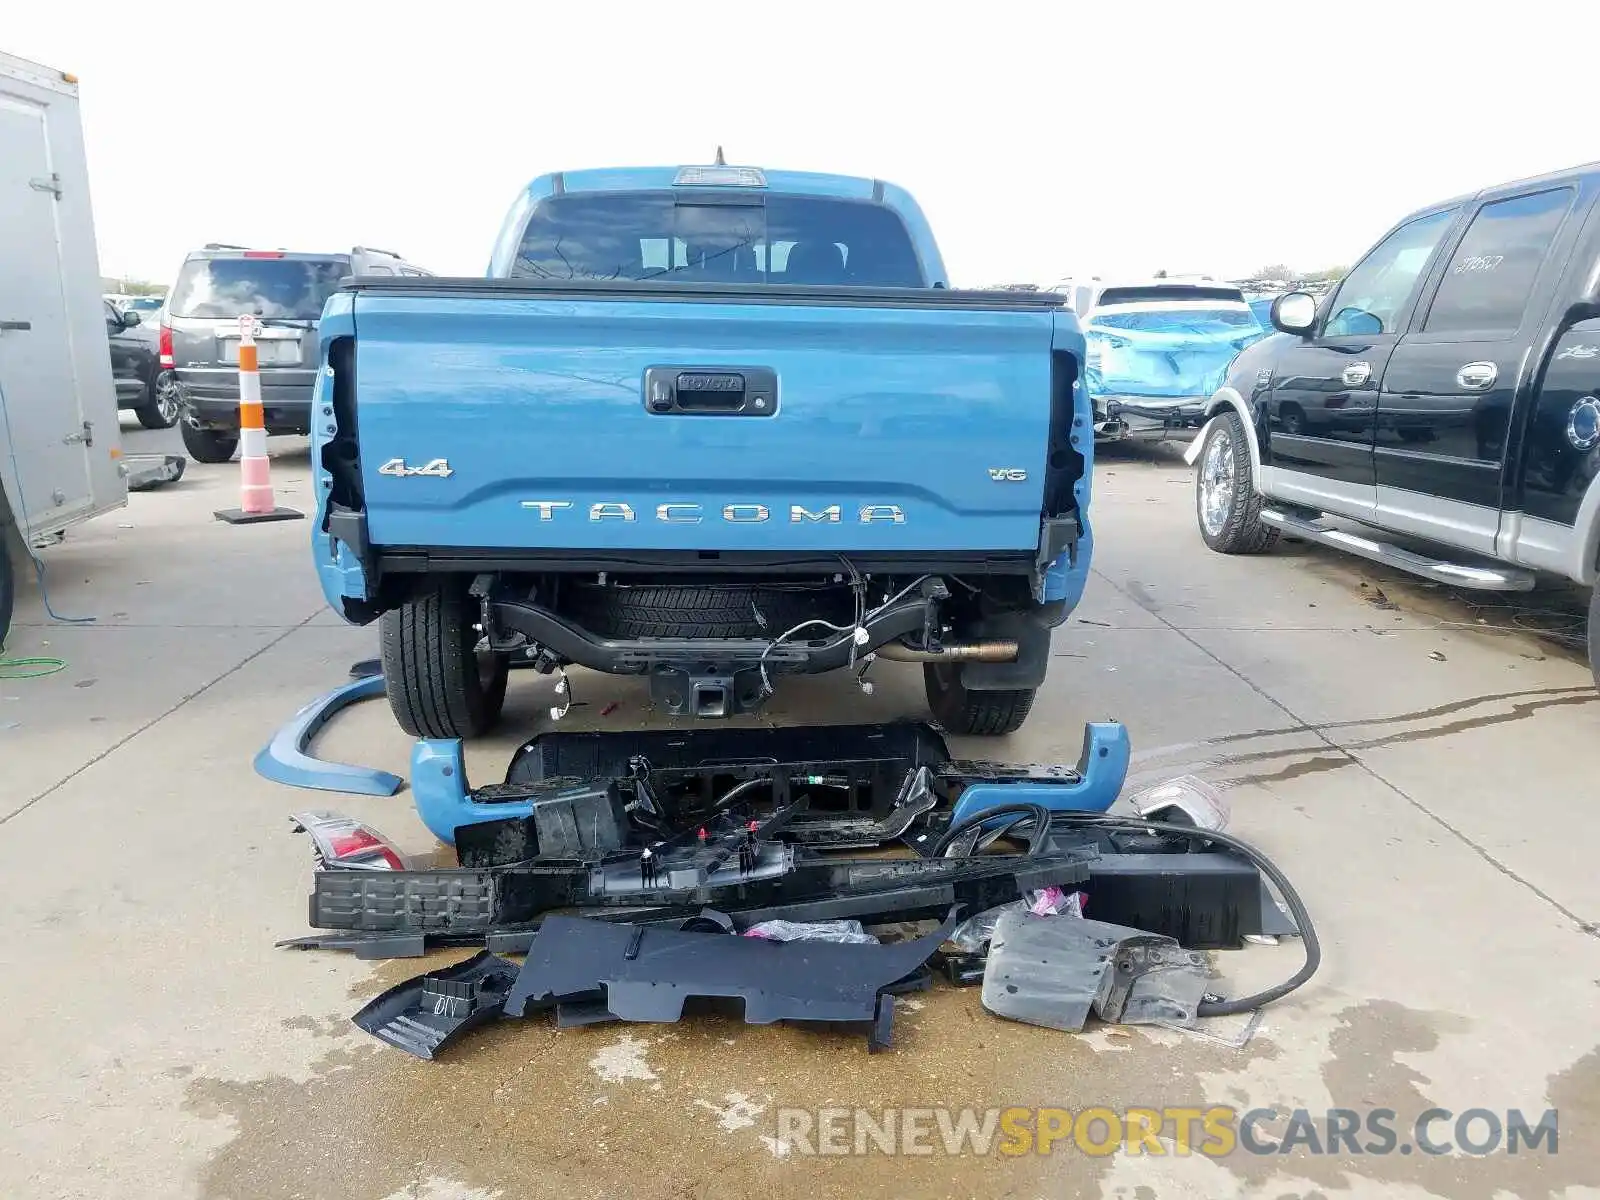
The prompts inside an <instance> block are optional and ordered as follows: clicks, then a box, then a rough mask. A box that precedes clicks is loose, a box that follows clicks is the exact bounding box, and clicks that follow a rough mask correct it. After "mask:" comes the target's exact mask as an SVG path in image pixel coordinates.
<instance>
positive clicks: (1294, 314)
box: [1269, 292, 1317, 337]
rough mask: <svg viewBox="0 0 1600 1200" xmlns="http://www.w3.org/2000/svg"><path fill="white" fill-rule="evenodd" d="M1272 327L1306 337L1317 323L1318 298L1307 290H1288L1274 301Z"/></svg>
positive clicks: (1271, 314) (1270, 316)
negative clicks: (1306, 291)
mask: <svg viewBox="0 0 1600 1200" xmlns="http://www.w3.org/2000/svg"><path fill="white" fill-rule="evenodd" d="M1269 318H1270V320H1271V321H1272V327H1273V328H1274V329H1277V330H1279V331H1281V332H1283V333H1293V334H1298V335H1299V336H1301V337H1304V336H1305V335H1306V334H1308V333H1310V332H1311V328H1312V326H1314V325H1315V324H1316V323H1317V299H1316V297H1315V296H1312V295H1309V294H1307V293H1305V292H1286V293H1285V294H1284V295H1282V296H1279V297H1278V298H1277V299H1276V300H1274V301H1273V302H1272V312H1271V313H1270V314H1269Z"/></svg>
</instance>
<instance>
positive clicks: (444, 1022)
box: [350, 950, 517, 1058]
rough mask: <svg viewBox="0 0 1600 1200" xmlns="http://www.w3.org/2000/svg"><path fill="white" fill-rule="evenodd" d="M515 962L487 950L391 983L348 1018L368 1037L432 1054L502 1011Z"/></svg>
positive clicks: (409, 1051)
mask: <svg viewBox="0 0 1600 1200" xmlns="http://www.w3.org/2000/svg"><path fill="white" fill-rule="evenodd" d="M516 976H517V965H516V964H515V963H512V962H507V961H506V960H505V959H503V958H500V957H498V956H496V955H493V954H490V953H489V952H488V951H487V950H485V951H482V952H481V953H478V954H474V955H473V956H472V957H471V958H469V959H467V960H465V961H464V962H459V963H457V964H455V966H453V967H445V968H443V969H442V970H438V971H430V972H428V973H427V974H426V975H418V976H417V977H416V978H415V979H408V980H406V981H405V982H404V983H401V984H396V985H395V986H394V987H392V988H390V989H389V990H388V991H386V992H384V993H383V994H382V995H381V996H379V997H378V998H377V999H375V1000H373V1001H372V1002H371V1003H370V1004H368V1005H367V1006H366V1007H365V1008H363V1009H362V1010H361V1011H360V1012H358V1013H357V1014H356V1015H355V1016H353V1017H351V1018H350V1019H351V1020H352V1021H354V1022H355V1023H356V1024H357V1025H358V1026H360V1027H361V1028H362V1029H365V1030H366V1031H367V1032H368V1033H370V1034H371V1035H372V1036H373V1037H375V1038H377V1039H379V1040H380V1041H384V1042H388V1043H389V1045H391V1046H395V1047H397V1048H399V1049H401V1050H404V1051H405V1052H406V1053H407V1054H411V1055H414V1056H416V1057H417V1058H433V1057H434V1056H435V1055H436V1054H437V1053H438V1052H439V1051H440V1050H442V1049H444V1047H445V1046H446V1045H448V1044H449V1043H450V1042H452V1041H454V1040H455V1039H456V1038H458V1037H460V1036H461V1035H462V1034H463V1033H466V1032H467V1030H469V1029H475V1028H476V1027H477V1026H479V1025H483V1024H485V1023H487V1022H489V1021H495V1020H498V1019H499V1018H500V1017H501V1015H502V1014H503V1012H504V1005H505V998H506V992H507V991H508V990H509V989H510V987H511V984H512V981H513V980H514V979H515V978H516Z"/></svg>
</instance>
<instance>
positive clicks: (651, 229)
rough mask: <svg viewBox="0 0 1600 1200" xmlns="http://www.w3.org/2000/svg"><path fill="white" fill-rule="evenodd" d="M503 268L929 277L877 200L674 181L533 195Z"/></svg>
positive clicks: (773, 279) (914, 283) (862, 283)
mask: <svg viewBox="0 0 1600 1200" xmlns="http://www.w3.org/2000/svg"><path fill="white" fill-rule="evenodd" d="M511 275H512V277H513V278H520V279H546V280H571V279H601V280H606V279H619V280H635V281H642V280H652V279H657V280H662V281H663V282H706V283H791V284H812V285H819V286H825V285H854V286H859V287H925V286H927V281H926V278H925V276H924V275H923V271H922V266H921V264H920V263H919V262H918V260H917V254H916V249H915V247H914V245H913V244H912V241H911V235H910V233H909V232H908V231H907V230H906V227H905V224H904V223H903V222H902V221H901V220H900V217H899V216H898V214H896V213H895V212H894V210H893V209H890V208H887V207H885V206H884V205H881V204H872V203H865V202H862V201H855V200H839V199H834V198H830V197H823V196H769V195H760V196H745V195H738V196H729V195H726V194H720V195H710V194H705V193H698V194H697V193H685V192H674V191H654V192H619V193H609V192H593V193H571V194H567V195H563V196H552V197H549V198H547V199H544V200H542V201H540V202H539V204H538V205H537V206H535V208H534V209H533V211H532V213H531V214H530V215H529V217H528V223H527V226H526V227H525V228H524V230H523V234H522V241H521V244H520V246H519V247H518V250H517V256H516V260H515V262H514V263H513V264H512V268H511Z"/></svg>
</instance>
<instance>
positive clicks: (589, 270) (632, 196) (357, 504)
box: [313, 163, 1093, 737]
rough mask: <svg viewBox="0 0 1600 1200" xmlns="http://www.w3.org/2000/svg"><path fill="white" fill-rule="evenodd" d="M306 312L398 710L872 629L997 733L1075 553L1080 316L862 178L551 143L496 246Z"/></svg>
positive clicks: (1081, 520) (363, 587)
mask: <svg viewBox="0 0 1600 1200" xmlns="http://www.w3.org/2000/svg"><path fill="white" fill-rule="evenodd" d="M320 342H321V365H322V370H321V372H320V374H319V377H318V383H317V392H316V397H315V401H314V411H315V415H316V418H317V419H316V420H315V421H314V422H313V425H314V442H313V459H314V463H315V467H316V475H317V489H318V499H319V504H318V511H317V514H316V517H317V519H316V521H315V523H314V529H313V540H314V547H313V549H314V554H315V558H316V564H317V569H318V571H319V574H320V577H321V582H322V586H323V590H324V592H325V594H326V595H327V598H328V601H329V603H330V604H331V605H332V606H333V607H334V608H335V609H336V610H337V611H338V612H339V613H340V614H341V615H342V616H343V617H344V618H345V619H346V620H349V621H351V622H355V623H359V624H365V623H368V622H371V621H374V620H378V621H381V630H382V638H381V641H382V661H383V669H384V676H385V679H386V681H387V687H388V695H389V699H390V702H391V704H392V707H393V709H394V712H395V716H396V717H397V718H398V720H399V722H400V724H401V726H402V727H404V728H405V729H406V730H407V732H409V733H411V734H413V735H417V736H424V737H469V736H473V735H476V734H478V733H481V732H483V731H484V730H486V729H487V728H488V727H489V726H490V725H492V724H493V722H494V721H495V719H496V717H497V716H498V714H499V711H500V708H501V705H502V703H503V701H504V696H505V689H506V676H507V669H508V667H509V666H510V665H511V664H512V663H513V662H516V663H518V664H519V665H530V666H533V667H536V668H538V669H540V670H543V671H547V672H548V671H559V670H564V669H565V668H566V667H567V666H569V665H573V664H576V665H580V666H584V667H589V668H592V669H594V670H598V671H606V672H611V673H616V674H634V675H644V676H648V677H649V681H650V686H651V692H652V696H653V697H654V699H655V701H656V703H657V704H658V705H659V706H660V707H661V708H662V709H663V710H665V711H666V712H669V713H673V714H680V715H686V716H687V715H694V716H703V717H716V716H726V715H729V714H732V713H735V712H741V711H746V710H749V709H751V708H754V707H756V706H758V705H759V704H760V703H761V702H762V700H763V699H764V698H765V696H766V695H767V694H769V693H770V691H771V690H772V688H773V687H774V686H775V684H776V682H777V681H778V680H779V679H780V678H781V677H782V676H783V675H785V674H790V673H797V672H820V671H830V670H841V669H847V670H853V671H855V672H857V673H864V672H865V671H866V669H867V667H868V666H869V665H870V664H871V663H872V662H873V661H874V659H876V658H880V657H881V658H893V659H899V660H902V661H913V662H920V663H922V664H923V666H924V673H925V676H926V684H927V693H928V700H929V705H930V707H931V709H932V711H933V714H934V716H935V717H936V718H937V719H938V720H939V721H940V722H941V723H942V724H943V725H944V726H945V727H946V728H948V729H950V730H951V731H953V732H958V733H966V734H1005V733H1010V732H1012V731H1014V730H1015V729H1017V728H1018V727H1019V726H1020V725H1021V724H1022V722H1023V720H1024V719H1025V718H1026V716H1027V714H1028V710H1029V708H1030V706H1031V705H1032V703H1033V697H1034V694H1035V692H1036V690H1037V689H1038V687H1039V685H1040V684H1041V683H1042V682H1043V680H1044V677H1045V670H1046V666H1047V665H1048V662H1049V652H1050V635H1051V630H1052V629H1053V628H1054V627H1055V626H1057V625H1059V624H1060V623H1061V622H1062V621H1063V620H1064V619H1065V618H1066V616H1067V614H1068V613H1069V612H1070V611H1071V610H1072V608H1073V607H1074V606H1075V605H1076V604H1077V601H1078V598H1079V596H1080V595H1081V593H1082V590H1083V585H1084V580H1085V578H1086V577H1087V575H1088V570H1089V556H1090V550H1091V545H1092V542H1091V537H1090V529H1089V521H1088V512H1087V510H1088V503H1089V485H1090V466H1091V454H1092V444H1093V436H1092V429H1091V414H1090V410H1089V402H1088V398H1087V396H1086V395H1085V392H1084V389H1083V388H1082V387H1081V386H1080V378H1081V374H1082V364H1083V357H1084V342H1083V337H1082V334H1081V333H1080V331H1079V328H1078V324H1077V321H1076V319H1075V318H1074V316H1073V314H1072V313H1071V311H1070V310H1068V309H1066V308H1064V307H1063V306H1062V303H1061V298H1060V297H1058V296H1052V295H1047V294H1042V293H1026V292H998V291H996V292H973V291H957V290H952V289H951V288H950V287H949V285H948V280H947V278H946V275H945V269H944V264H943V262H942V260H941V258H940V254H939V250H938V247H937V245H936V244H935V242H934V240H933V236H932V234H931V232H930V231H929V228H928V224H927V222H926V220H925V219H924V217H923V215H922V213H921V211H920V210H919V208H918V207H917V204H916V202H915V201H914V200H913V199H912V198H911V197H910V196H909V195H908V194H907V193H906V192H904V191H902V190H901V189H899V188H897V187H894V186H891V185H889V184H885V183H883V182H880V181H877V180H873V179H857V178H847V177H844V176H836V175H821V174H809V173H800V172H790V171H763V170H758V169H755V168H750V167H729V166H724V165H721V164H720V163H719V164H718V165H716V166H710V167H682V168H671V167H669V168H647V169H612V170H595V171H582V172H567V173H564V174H552V175H545V176H541V177H540V178H538V179H536V180H534V181H533V182H532V183H531V184H530V185H529V186H528V188H527V190H526V191H525V193H524V194H522V195H521V196H520V197H519V198H518V200H517V202H516V203H515V204H514V205H513V207H512V209H511V212H510V213H509V214H508V216H507V217H506V220H505V223H504V227H503V228H502V230H501V233H500V236H499V238H498V240H497V242H496V244H495V249H494V252H493V257H492V261H491V264H490V267H489V272H488V275H487V277H484V278H426V279H416V278H400V277H392V278H379V277H358V278H353V279H349V280H346V281H345V282H344V284H343V286H342V288H341V290H340V291H338V292H337V293H335V294H334V295H333V296H332V297H331V298H330V299H329V301H328V303H327V306H326V308H325V309H324V312H323V318H322V322H321V335H320Z"/></svg>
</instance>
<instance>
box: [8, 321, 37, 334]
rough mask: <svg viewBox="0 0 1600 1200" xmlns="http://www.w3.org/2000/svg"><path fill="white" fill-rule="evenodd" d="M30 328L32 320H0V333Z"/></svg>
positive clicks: (19, 331)
mask: <svg viewBox="0 0 1600 1200" xmlns="http://www.w3.org/2000/svg"><path fill="white" fill-rule="evenodd" d="M32 328H33V322H32V321H0V333H26V332H27V331H28V330H30V329H32Z"/></svg>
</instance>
